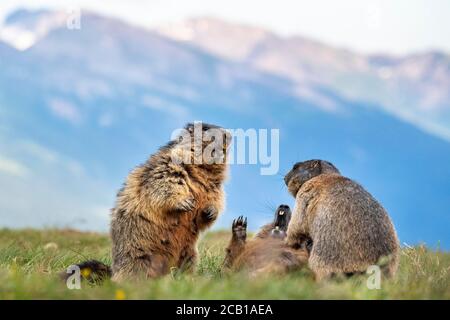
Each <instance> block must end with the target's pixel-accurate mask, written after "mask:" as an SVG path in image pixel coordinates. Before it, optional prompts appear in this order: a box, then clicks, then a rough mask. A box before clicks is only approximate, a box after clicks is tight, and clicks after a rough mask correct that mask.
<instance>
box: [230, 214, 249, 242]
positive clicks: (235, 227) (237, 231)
mask: <svg viewBox="0 0 450 320" xmlns="http://www.w3.org/2000/svg"><path fill="white" fill-rule="evenodd" d="M231 229H232V232H233V237H234V238H235V239H238V240H245V239H246V238H247V218H245V219H244V217H243V216H240V217H239V218H237V219H235V220H233V224H232V228H231Z"/></svg>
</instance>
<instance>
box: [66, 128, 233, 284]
mask: <svg viewBox="0 0 450 320" xmlns="http://www.w3.org/2000/svg"><path fill="white" fill-rule="evenodd" d="M230 142H231V136H230V134H229V133H227V132H226V131H225V130H224V129H222V128H220V127H217V126H214V125H209V124H205V123H201V122H199V123H195V124H188V125H187V126H186V127H185V129H184V130H183V132H182V134H180V135H179V136H178V137H177V139H175V140H173V141H171V142H169V143H168V144H167V145H166V146H164V147H162V148H161V149H160V150H159V151H158V152H157V153H155V154H154V155H152V156H151V157H150V159H149V160H148V161H147V162H146V163H144V164H143V165H141V166H139V167H137V168H136V169H134V170H133V171H132V172H131V173H130V174H129V176H128V178H127V180H126V182H125V184H124V186H123V188H122V189H121V190H120V191H119V193H118V195H117V201H116V206H115V208H114V209H113V210H112V220H111V238H112V268H109V267H108V266H106V265H105V264H103V263H102V262H99V261H96V260H91V261H87V262H84V263H81V264H79V265H78V267H79V268H80V269H81V270H82V271H83V273H85V274H88V275H90V276H89V277H85V279H86V280H88V281H90V282H98V281H102V280H103V279H104V278H106V277H109V276H111V273H112V279H113V280H115V281H120V280H123V279H125V278H136V277H138V276H143V277H157V276H161V275H164V274H167V273H168V272H169V271H170V269H171V268H173V267H175V268H179V269H183V270H185V269H189V268H191V267H192V266H193V265H194V263H195V260H196V256H197V248H196V244H197V239H198V236H199V232H200V231H202V230H204V229H206V228H207V227H209V226H210V225H211V224H212V223H213V222H214V221H215V220H216V219H217V217H218V215H219V213H220V212H221V211H222V209H223V205H224V192H223V189H222V184H223V182H224V180H225V178H226V169H227V163H226V155H227V148H228V146H229V145H230ZM84 271H86V272H84ZM61 276H62V278H63V279H66V280H67V279H68V278H69V277H70V274H67V273H63V274H62V275H61Z"/></svg>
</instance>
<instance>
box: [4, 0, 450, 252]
mask: <svg viewBox="0 0 450 320" xmlns="http://www.w3.org/2000/svg"><path fill="white" fill-rule="evenodd" d="M449 31H450V2H448V1H441V0H435V1H422V0H414V1H411V0H408V1H407V0H399V1H395V2H394V1H388V0H385V1H367V2H366V1H364V2H362V1H357V0H345V1H339V2H337V1H334V2H331V1H322V0H320V1H314V2H312V1H298V0H278V1H265V2H264V3H261V1H256V0H249V1H245V2H243V1H235V0H231V1H221V2H218V1H206V0H195V1H183V2H180V1H177V2H175V1H159V0H156V1H144V0H131V1H119V0H111V1H100V0H90V1H64V4H61V1H52V0H42V1H39V6H37V5H36V1H10V0H2V1H1V2H0V228H2V227H9V228H23V227H33V228H41V227H59V228H75V229H81V230H95V231H104V232H106V231H107V230H108V227H109V209H110V208H111V207H113V205H114V199H115V194H116V192H117V190H118V189H119V188H120V187H121V184H122V183H123V181H124V180H125V178H126V176H127V174H128V172H129V171H130V170H131V169H132V168H133V167H134V166H136V165H137V164H140V163H142V162H144V161H145V160H146V159H147V157H148V156H149V155H150V154H152V153H153V152H155V151H156V150H157V148H158V147H159V146H161V145H163V144H165V143H166V142H167V141H168V140H169V139H170V136H171V133H172V131H173V130H175V129H177V128H179V127H181V126H183V125H184V123H186V122H188V121H194V120H203V121H207V122H211V123H215V124H219V125H222V126H224V127H226V128H243V129H248V128H256V129H272V128H277V129H280V172H279V175H274V176H262V175H260V167H259V166H258V165H233V166H231V173H230V179H229V181H228V183H227V185H226V191H227V209H226V211H225V213H224V214H223V215H222V217H221V218H220V220H219V221H218V223H216V225H215V228H228V227H229V225H230V222H231V220H232V219H233V218H234V217H236V216H238V215H242V214H243V215H247V216H248V217H249V220H250V227H251V228H252V229H256V228H257V227H259V226H260V225H262V224H263V223H265V222H267V221H269V220H270V219H271V217H272V213H273V211H274V210H275V208H276V207H277V206H278V205H279V204H280V203H286V204H289V205H291V206H293V204H294V199H293V198H292V197H291V196H289V195H288V193H287V191H286V188H285V186H284V183H283V180H282V176H283V175H284V174H285V173H286V172H287V171H288V170H289V169H290V167H291V166H292V165H293V164H294V163H295V162H297V161H302V160H306V159H311V158H321V159H326V160H329V161H331V162H333V163H334V164H335V165H336V166H337V167H338V168H339V169H340V170H341V172H342V173H343V174H344V175H346V176H348V177H351V178H353V179H355V180H356V181H358V182H359V183H361V184H362V185H364V186H365V187H366V189H368V190H369V191H370V192H371V193H372V194H373V195H374V196H375V197H376V198H377V199H379V200H380V202H381V203H382V204H383V206H384V207H385V208H386V209H387V210H388V211H389V213H390V215H391V217H392V219H393V221H394V223H395V225H396V227H397V231H398V234H399V237H400V240H401V242H402V243H406V244H411V245H412V244H417V243H420V242H426V243H427V244H428V245H429V246H431V247H438V246H439V247H441V248H444V249H449V248H450V232H449V226H450V223H449V222H450V56H449V52H450V37H449V34H450V33H449Z"/></svg>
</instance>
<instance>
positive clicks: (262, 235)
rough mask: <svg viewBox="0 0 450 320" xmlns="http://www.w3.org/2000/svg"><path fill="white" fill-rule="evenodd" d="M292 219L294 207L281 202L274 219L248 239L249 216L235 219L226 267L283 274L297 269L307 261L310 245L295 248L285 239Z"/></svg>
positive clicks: (258, 273)
mask: <svg viewBox="0 0 450 320" xmlns="http://www.w3.org/2000/svg"><path fill="white" fill-rule="evenodd" d="M290 219H291V210H290V208H289V206H287V205H281V206H279V207H278V209H277V210H276V212H275V219H274V221H273V222H272V223H269V224H267V225H265V226H263V227H262V228H261V230H260V231H259V232H258V234H256V235H255V236H254V238H253V239H251V240H250V241H246V239H247V218H245V219H244V218H243V217H242V216H241V217H239V218H238V219H236V220H234V221H233V224H232V228H231V229H232V237H231V241H230V244H229V245H228V247H227V249H226V256H225V260H224V263H223V266H224V269H225V270H233V271H240V270H244V271H247V272H249V273H250V275H251V276H256V275H260V274H282V273H286V272H288V271H293V270H298V269H300V268H302V267H303V266H305V265H306V264H307V261H308V251H307V248H306V247H305V248H301V249H294V248H291V247H288V246H287V245H286V243H285V241H284V239H285V237H286V230H287V228H288V225H289V221H290Z"/></svg>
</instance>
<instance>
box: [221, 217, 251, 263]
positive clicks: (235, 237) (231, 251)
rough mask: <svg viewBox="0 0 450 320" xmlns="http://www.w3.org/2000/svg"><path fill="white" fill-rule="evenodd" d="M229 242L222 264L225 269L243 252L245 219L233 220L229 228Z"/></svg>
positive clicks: (245, 236)
mask: <svg viewBox="0 0 450 320" xmlns="http://www.w3.org/2000/svg"><path fill="white" fill-rule="evenodd" d="M231 232H232V236H231V241H230V244H229V245H228V247H227V249H226V256H225V260H224V262H223V266H224V267H225V268H230V267H231V266H232V265H233V263H234V261H235V260H236V258H237V257H238V256H239V255H240V254H241V253H242V252H243V251H244V249H245V241H246V239H247V218H245V219H244V217H243V216H240V217H239V218H237V219H236V220H233V224H232V226H231Z"/></svg>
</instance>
